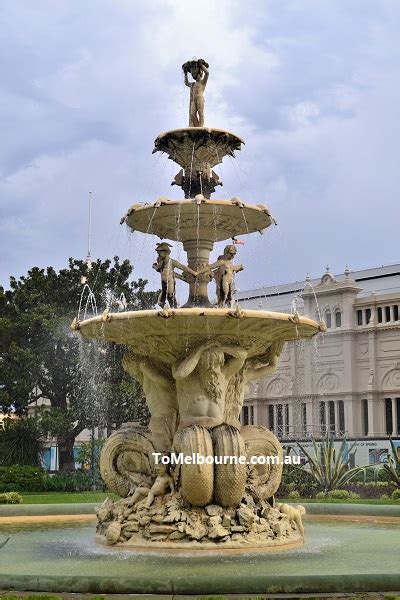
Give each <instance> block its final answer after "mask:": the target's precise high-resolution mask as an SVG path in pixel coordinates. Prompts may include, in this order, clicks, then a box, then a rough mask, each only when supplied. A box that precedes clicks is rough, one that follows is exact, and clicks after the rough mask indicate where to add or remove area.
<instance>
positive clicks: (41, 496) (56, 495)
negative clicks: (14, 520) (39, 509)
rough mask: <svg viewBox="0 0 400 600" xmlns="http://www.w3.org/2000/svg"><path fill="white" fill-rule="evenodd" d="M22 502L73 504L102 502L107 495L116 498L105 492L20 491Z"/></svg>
mask: <svg viewBox="0 0 400 600" xmlns="http://www.w3.org/2000/svg"><path fill="white" fill-rule="evenodd" d="M21 496H22V498H23V502H22V503H23V504H67V503H68V504H73V503H80V502H82V503H83V502H103V500H105V499H106V498H107V497H108V498H111V499H112V500H116V499H117V496H116V495H115V494H111V493H108V494H107V493H106V492H32V493H29V494H28V493H24V492H22V493H21Z"/></svg>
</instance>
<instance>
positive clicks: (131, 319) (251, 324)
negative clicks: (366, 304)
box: [73, 308, 323, 365]
mask: <svg viewBox="0 0 400 600" xmlns="http://www.w3.org/2000/svg"><path fill="white" fill-rule="evenodd" d="M163 317H164V318H163ZM165 317H168V318H165ZM73 328H74V329H78V330H79V331H80V333H81V334H82V335H83V336H84V337H85V338H94V339H105V340H108V341H110V342H115V343H117V344H125V345H127V346H131V347H132V348H133V350H134V353H135V354H137V355H140V356H143V357H153V358H156V359H157V360H159V361H162V362H164V363H167V364H170V365H171V364H173V363H174V362H175V361H176V360H178V359H179V358H181V357H183V356H185V355H186V354H187V353H188V351H189V350H190V349H191V348H193V347H195V346H198V345H199V344H201V343H204V342H207V341H209V340H210V339H212V341H213V342H217V343H221V344H240V347H242V348H244V349H246V350H247V352H248V356H249V357H251V356H257V355H262V354H264V353H265V351H266V349H267V348H268V347H269V346H270V345H271V344H272V343H276V342H277V341H281V342H286V341H289V340H295V339H301V338H311V337H313V336H314V335H315V334H316V333H318V332H319V331H321V330H323V325H322V324H321V323H317V322H315V321H313V320H311V319H308V318H306V317H299V316H298V315H297V314H296V315H290V314H287V313H277V312H269V311H261V310H243V311H242V310H238V309H237V310H235V311H234V310H229V309H221V308H178V309H175V310H173V311H167V312H162V311H158V310H142V311H131V312H121V313H105V314H104V315H102V316H99V317H94V318H92V319H87V320H85V321H82V322H75V323H74V324H73Z"/></svg>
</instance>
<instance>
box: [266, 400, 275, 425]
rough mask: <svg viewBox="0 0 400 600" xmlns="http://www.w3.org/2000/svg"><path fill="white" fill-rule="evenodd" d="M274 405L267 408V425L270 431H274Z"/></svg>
mask: <svg viewBox="0 0 400 600" xmlns="http://www.w3.org/2000/svg"><path fill="white" fill-rule="evenodd" d="M274 412H275V411H274V405H273V404H270V405H269V406H268V423H269V428H270V430H271V431H274V429H275V423H274Z"/></svg>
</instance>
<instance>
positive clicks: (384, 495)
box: [380, 494, 390, 500]
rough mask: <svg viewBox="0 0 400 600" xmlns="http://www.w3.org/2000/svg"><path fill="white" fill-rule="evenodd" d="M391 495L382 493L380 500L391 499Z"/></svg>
mask: <svg viewBox="0 0 400 600" xmlns="http://www.w3.org/2000/svg"><path fill="white" fill-rule="evenodd" d="M389 498H390V496H389V495H388V494H382V496H381V497H380V500H389Z"/></svg>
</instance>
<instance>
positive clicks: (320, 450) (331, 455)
mask: <svg viewBox="0 0 400 600" xmlns="http://www.w3.org/2000/svg"><path fill="white" fill-rule="evenodd" d="M346 444H347V442H346V439H344V440H343V441H342V443H341V445H340V447H339V449H338V450H337V451H336V449H335V447H334V445H333V438H332V437H330V436H326V437H325V438H324V439H323V440H322V441H320V442H318V443H317V442H316V441H315V440H313V449H314V455H315V456H312V455H311V454H310V453H309V452H307V450H306V449H305V448H304V447H303V446H302V445H301V444H300V443H299V442H298V443H297V445H298V446H299V448H300V450H301V451H302V452H303V454H304V455H305V456H306V458H307V463H306V464H305V465H303V467H302V468H304V467H305V466H308V467H309V469H310V473H311V475H312V477H313V478H314V479H315V481H316V483H317V484H318V486H319V487H320V488H321V490H322V491H324V492H329V491H331V490H337V489H339V488H341V487H342V486H343V485H345V484H346V483H348V482H349V481H350V480H351V479H352V478H353V477H354V476H355V475H357V473H359V472H360V471H362V470H363V468H364V467H354V468H353V469H350V468H349V454H350V452H351V451H352V449H353V448H354V446H355V445H356V442H354V444H352V445H351V446H350V448H349V449H348V450H347V449H346Z"/></svg>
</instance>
